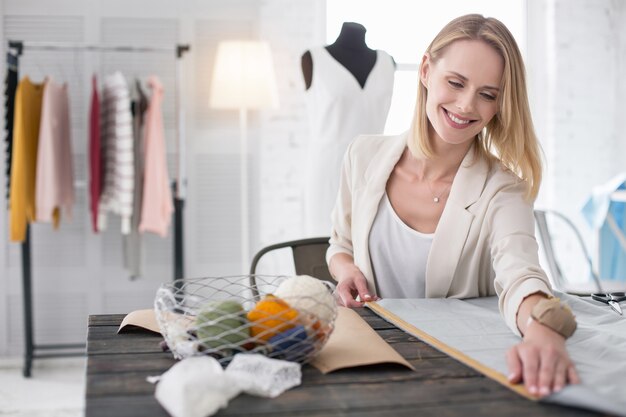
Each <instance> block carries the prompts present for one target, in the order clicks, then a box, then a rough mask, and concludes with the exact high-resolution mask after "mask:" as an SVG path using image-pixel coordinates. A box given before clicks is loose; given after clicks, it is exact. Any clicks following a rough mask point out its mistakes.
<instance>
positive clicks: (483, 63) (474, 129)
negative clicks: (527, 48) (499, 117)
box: [420, 40, 504, 147]
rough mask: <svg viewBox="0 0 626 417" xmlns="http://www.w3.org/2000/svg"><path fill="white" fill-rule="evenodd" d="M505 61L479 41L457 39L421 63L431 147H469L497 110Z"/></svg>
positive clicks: (427, 56) (425, 57)
mask: <svg viewBox="0 0 626 417" xmlns="http://www.w3.org/2000/svg"><path fill="white" fill-rule="evenodd" d="M503 71H504V60H503V59H502V57H501V56H500V55H499V54H498V53H497V52H496V50H495V49H494V48H493V47H491V46H489V45H488V44H486V43H485V42H483V41H479V40H458V41H455V42H453V43H452V44H450V45H449V46H447V47H446V48H445V50H444V51H443V53H442V54H441V56H439V57H438V58H437V60H436V61H434V60H433V59H432V58H431V57H430V55H425V56H424V58H423V60H422V66H421V72H420V81H421V82H422V84H423V85H424V87H425V88H426V89H427V90H428V93H427V98H426V115H427V116H428V120H429V122H430V126H429V129H428V130H429V134H430V135H429V137H430V140H431V143H432V145H433V146H435V147H438V145H442V144H449V145H460V144H468V145H469V142H470V141H471V140H472V139H473V138H474V137H476V135H477V134H478V133H480V132H481V131H482V129H483V128H484V127H485V126H486V125H487V123H489V122H490V121H491V119H492V118H493V117H494V116H495V115H496V113H497V111H498V95H499V94H500V93H501V92H500V82H501V80H502V73H503Z"/></svg>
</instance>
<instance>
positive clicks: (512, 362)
mask: <svg viewBox="0 0 626 417" xmlns="http://www.w3.org/2000/svg"><path fill="white" fill-rule="evenodd" d="M507 363H508V367H509V381H510V382H512V383H519V382H521V381H524V385H525V386H526V389H527V390H528V392H530V393H531V394H532V395H536V396H539V397H544V396H546V395H549V394H551V393H553V392H557V391H559V390H561V389H562V388H563V387H564V386H565V385H567V384H578V383H579V382H580V379H579V377H578V373H577V372H576V368H575V367H574V364H573V363H572V361H571V359H570V357H569V354H568V353H567V349H566V348H565V338H564V337H563V336H561V335H560V334H558V333H557V332H555V331H554V330H552V329H550V328H548V327H546V326H544V325H543V324H541V323H539V322H537V321H535V320H531V321H530V323H529V324H528V326H527V327H526V330H525V333H524V339H523V341H522V342H521V343H518V344H517V345H515V346H513V347H512V348H511V349H509V351H508V352H507Z"/></svg>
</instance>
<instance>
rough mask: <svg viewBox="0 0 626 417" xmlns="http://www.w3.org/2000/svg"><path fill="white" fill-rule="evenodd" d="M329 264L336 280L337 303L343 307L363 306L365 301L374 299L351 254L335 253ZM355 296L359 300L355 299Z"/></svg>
mask: <svg viewBox="0 0 626 417" xmlns="http://www.w3.org/2000/svg"><path fill="white" fill-rule="evenodd" d="M330 264H331V265H330V269H331V272H332V274H333V277H335V279H336V280H337V288H336V289H335V294H336V296H337V297H336V298H337V302H338V303H339V304H341V305H343V306H345V307H363V304H364V303H365V302H367V301H373V300H374V299H375V297H372V296H371V295H370V293H369V290H368V288H367V280H366V279H365V276H364V275H363V273H362V272H361V270H360V269H359V268H358V267H357V266H356V265H355V264H354V261H353V260H352V257H351V256H349V255H346V254H343V253H342V254H337V255H335V256H333V257H332V259H331V262H330ZM357 296H358V297H359V300H360V301H357V300H356V298H357Z"/></svg>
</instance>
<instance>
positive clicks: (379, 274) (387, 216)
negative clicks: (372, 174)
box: [369, 193, 435, 298]
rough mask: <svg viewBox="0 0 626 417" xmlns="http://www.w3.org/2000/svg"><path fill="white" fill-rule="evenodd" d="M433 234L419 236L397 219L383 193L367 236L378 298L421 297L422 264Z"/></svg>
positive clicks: (426, 256)
mask: <svg viewBox="0 0 626 417" xmlns="http://www.w3.org/2000/svg"><path fill="white" fill-rule="evenodd" d="M434 236H435V234H434V233H420V232H418V231H417V230H414V229H412V228H410V227H409V226H408V225H407V224H406V223H404V222H403V221H402V219H400V217H398V214H397V213H396V212H395V210H394V209H393V206H392V205H391V202H390V201H389V197H388V196H387V193H385V194H384V195H383V198H382V199H381V200H380V204H379V205H378V212H377V213H376V217H375V218H374V223H373V224H372V230H371V231H370V236H369V251H370V258H371V260H372V267H373V268H374V276H375V277H376V285H377V286H378V295H379V296H380V297H382V298H424V297H425V289H426V286H425V282H426V261H427V260H428V253H429V252H430V245H431V244H432V241H433V237H434Z"/></svg>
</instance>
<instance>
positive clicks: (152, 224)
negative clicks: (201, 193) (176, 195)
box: [139, 76, 174, 237]
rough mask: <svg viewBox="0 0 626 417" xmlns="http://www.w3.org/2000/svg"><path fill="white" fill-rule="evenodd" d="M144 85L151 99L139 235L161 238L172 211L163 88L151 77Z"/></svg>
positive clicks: (146, 131)
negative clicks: (163, 112)
mask: <svg viewBox="0 0 626 417" xmlns="http://www.w3.org/2000/svg"><path fill="white" fill-rule="evenodd" d="M148 85H149V86H150V88H151V89H152V96H151V98H150V103H149V105H148V111H147V112H146V120H145V133H144V146H145V151H146V160H145V169H144V186H143V204H142V207H141V223H140V225H139V231H140V232H153V233H156V234H158V235H159V236H161V237H165V236H167V229H168V227H169V224H170V221H171V218H172V212H173V211H174V207H173V203H172V194H171V191H170V185H169V178H168V173H167V152H166V148H165V138H164V131H163V114H162V104H163V86H162V84H161V82H160V81H159V79H158V78H157V77H155V76H151V77H150V78H149V80H148Z"/></svg>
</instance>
